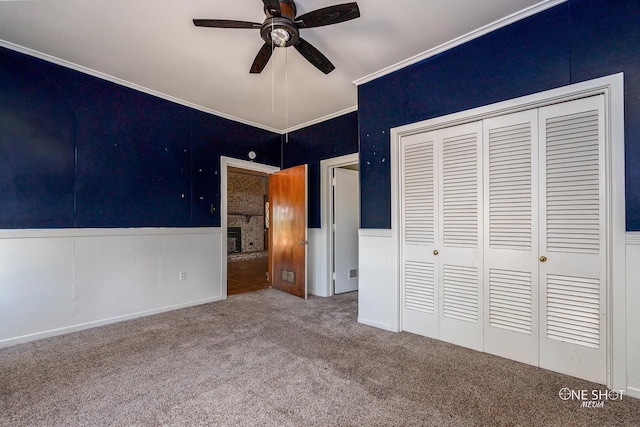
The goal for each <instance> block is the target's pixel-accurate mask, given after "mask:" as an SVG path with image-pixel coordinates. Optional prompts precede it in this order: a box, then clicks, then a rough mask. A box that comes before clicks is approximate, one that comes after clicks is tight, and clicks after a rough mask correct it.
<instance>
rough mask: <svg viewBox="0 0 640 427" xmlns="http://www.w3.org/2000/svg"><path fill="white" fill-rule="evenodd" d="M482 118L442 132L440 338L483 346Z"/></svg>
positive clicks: (439, 161)
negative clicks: (480, 120) (479, 120)
mask: <svg viewBox="0 0 640 427" xmlns="http://www.w3.org/2000/svg"><path fill="white" fill-rule="evenodd" d="M481 138H482V122H474V123H469V124H466V125H460V126H455V127H451V128H446V129H442V130H440V131H439V135H438V140H439V144H438V145H437V147H436V148H437V151H436V153H437V162H436V163H437V165H438V170H439V171H438V179H439V183H438V190H439V203H438V214H439V215H438V224H439V226H438V230H439V231H440V235H439V236H438V239H437V245H436V248H435V250H437V251H438V252H437V253H438V255H437V258H438V264H439V275H440V277H439V282H438V283H439V286H438V290H439V302H440V306H439V319H438V323H439V336H440V339H441V340H444V341H448V342H451V343H454V344H458V345H462V346H465V347H469V348H473V349H476V350H482V347H483V342H482V328H483V287H482V249H483V244H482V232H483V226H482V224H483V222H482V216H483V211H482V144H481Z"/></svg>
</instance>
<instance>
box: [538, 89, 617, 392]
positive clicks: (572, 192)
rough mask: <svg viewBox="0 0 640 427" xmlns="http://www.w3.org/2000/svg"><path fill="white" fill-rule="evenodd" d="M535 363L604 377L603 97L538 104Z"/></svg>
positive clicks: (587, 376)
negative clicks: (537, 344)
mask: <svg viewBox="0 0 640 427" xmlns="http://www.w3.org/2000/svg"><path fill="white" fill-rule="evenodd" d="M539 126H540V129H539V133H540V163H541V172H540V175H541V176H540V228H541V229H540V231H541V232H540V253H539V255H540V256H541V257H545V258H541V260H540V263H539V266H540V270H539V271H540V285H541V302H540V303H541V304H540V305H541V307H540V316H541V331H540V332H541V333H540V366H541V367H543V368H547V369H551V370H554V371H556V372H562V373H566V374H569V375H573V376H576V377H580V378H584V379H588V380H591V381H595V382H597V383H601V384H605V383H606V379H607V374H606V366H607V364H606V346H607V336H606V322H605V308H606V298H605V295H606V293H605V289H606V288H605V287H606V250H605V248H606V246H605V242H606V238H607V236H606V223H607V218H606V205H605V195H606V193H605V179H604V177H605V169H604V164H605V163H604V161H605V153H604V135H605V129H604V96H602V95H600V96H594V97H590V98H585V99H581V100H577V101H572V102H566V103H562V104H556V105H552V106H549V107H544V108H541V109H540V110H539Z"/></svg>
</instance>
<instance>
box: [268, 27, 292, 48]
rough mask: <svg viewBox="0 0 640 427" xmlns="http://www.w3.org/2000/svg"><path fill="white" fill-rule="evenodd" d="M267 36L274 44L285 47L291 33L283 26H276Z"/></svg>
mask: <svg viewBox="0 0 640 427" xmlns="http://www.w3.org/2000/svg"><path fill="white" fill-rule="evenodd" d="M269 38H271V41H272V42H273V44H275V45H276V46H278V47H285V46H286V45H287V42H288V41H289V40H290V39H291V34H289V32H288V31H287V30H285V29H284V28H276V29H274V30H273V31H271V32H270V33H269Z"/></svg>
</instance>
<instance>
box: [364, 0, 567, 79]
mask: <svg viewBox="0 0 640 427" xmlns="http://www.w3.org/2000/svg"><path fill="white" fill-rule="evenodd" d="M566 1H567V0H544V1H542V2H540V3H537V4H534V5H533V6H529V7H528V8H526V9H523V10H521V11H519V12H516V13H513V14H511V15H509V16H505V17H504V18H501V19H498V20H497V21H494V22H492V23H490V24H487V25H485V26H484V27H480V28H478V29H477V30H473V31H471V32H469V33H467V34H465V35H463V36H460V37H457V38H455V39H453V40H450V41H448V42H446V43H443V44H441V45H440V46H436V47H434V48H433V49H429V50H427V51H425V52H422V53H419V54H417V55H415V56H412V57H410V58H407V59H405V60H403V61H400V62H398V63H396V64H393V65H391V66H389V67H386V68H383V69H382V70H380V71H376V72H375V73H371V74H369V75H367V76H364V77H361V78H359V79H357V80H354V81H353V84H355V85H356V86H360V85H362V84H365V83H368V82H370V81H373V80H376V79H379V78H380V77H383V76H386V75H387V74H391V73H393V72H395V71H398V70H400V69H402V68H405V67H408V66H409V65H413V64H416V63H418V62H420V61H424V60H425V59H427V58H431V57H432V56H435V55H438V54H440V53H442V52H444V51H447V50H449V49H452V48H454V47H456V46H460V45H461V44H464V43H466V42H468V41H471V40H473V39H477V38H478V37H481V36H483V35H485V34H488V33H490V32H492V31H495V30H497V29H500V28H502V27H506V26H507V25H509V24H513V23H514V22H517V21H520V20H522V19H524V18H528V17H529V16H532V15H535V14H536V13H540V12H542V11H545V10H547V9H550V8H552V7H554V6H557V5H559V4H561V3H564V2H566Z"/></svg>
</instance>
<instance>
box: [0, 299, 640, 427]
mask: <svg viewBox="0 0 640 427" xmlns="http://www.w3.org/2000/svg"><path fill="white" fill-rule="evenodd" d="M356 317H357V294H356V293H352V294H346V295H340V296H336V297H333V298H315V297H312V298H310V299H309V300H307V301H304V300H300V299H298V298H295V297H291V296H289V295H287V294H283V293H281V292H279V291H276V290H272V289H267V290H264V291H259V292H254V293H248V294H241V295H236V296H233V297H230V298H229V299H227V300H225V301H221V302H216V303H212V304H206V305H201V306H198V307H192V308H187V309H182V310H177V311H173V312H169V313H163V314H159V315H155V316H149V317H145V318H139V319H135V320H131V321H126V322H121V323H118V324H113V325H107V326H103V327H99V328H94V329H90V330H86V331H81V332H77V333H72V334H68V335H64V336H59V337H54V338H49V339H44V340H39V341H35V342H31V343H27V344H22V345H17V346H13V347H9V348H4V349H0V425H1V426H76V425H77V426H93V425H96V426H98V425H99V426H163V425H176V426H182V425H185V426H213V425H224V426H227V425H228V426H430V425H433V426H494V425H495V426H497V425H505V426H507V425H508V426H608V425H610V426H614V425H628V426H638V425H640V401H639V400H637V399H633V398H630V397H628V396H624V397H623V398H622V400H620V399H617V400H614V401H607V402H605V403H604V407H602V408H584V407H581V402H580V401H577V400H562V399H561V398H560V397H559V392H560V390H561V389H563V388H568V389H570V390H583V389H584V390H589V391H592V390H604V389H605V388H604V386H601V385H598V384H593V383H590V382H587V381H582V380H578V379H575V378H572V377H568V376H565V375H561V374H557V373H553V372H549V371H546V370H543V369H539V368H536V367H533V366H528V365H524V364H521V363H517V362H512V361H509V360H505V359H503V358H500V357H495V356H491V355H488V354H483V353H479V352H476V351H472V350H469V349H465V348H461V347H457V346H454V345H451V344H447V343H444V342H440V341H436V340H432V339H428V338H424V337H420V336H417V335H412V334H408V333H392V332H386V331H382V330H379V329H375V328H372V327H369V326H365V325H361V324H358V323H357V322H356Z"/></svg>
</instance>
